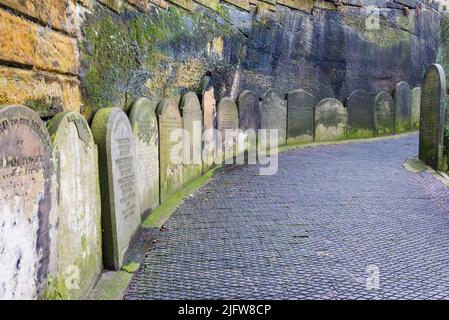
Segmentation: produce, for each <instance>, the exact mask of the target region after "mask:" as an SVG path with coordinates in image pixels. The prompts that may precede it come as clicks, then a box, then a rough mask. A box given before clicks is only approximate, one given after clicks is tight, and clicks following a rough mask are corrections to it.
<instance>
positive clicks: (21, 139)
mask: <svg viewBox="0 0 449 320" xmlns="http://www.w3.org/2000/svg"><path fill="white" fill-rule="evenodd" d="M51 189H52V186H51V142H50V137H49V135H48V132H47V129H46V128H45V125H44V124H43V123H42V121H41V119H40V118H39V116H38V115H37V114H36V113H35V112H33V111H31V110H30V109H28V108H27V107H24V106H17V105H14V106H0V299H34V298H37V297H39V296H40V294H41V293H42V290H43V288H44V286H45V282H46V277H47V271H48V264H49V254H50V250H49V249H50V238H49V213H50V209H51V206H52V205H53V204H52V195H51Z"/></svg>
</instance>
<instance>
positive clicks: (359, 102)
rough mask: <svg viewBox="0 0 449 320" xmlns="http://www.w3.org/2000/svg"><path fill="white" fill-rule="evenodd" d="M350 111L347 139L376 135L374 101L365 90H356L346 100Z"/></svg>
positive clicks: (347, 108)
mask: <svg viewBox="0 0 449 320" xmlns="http://www.w3.org/2000/svg"><path fill="white" fill-rule="evenodd" d="M346 110H347V112H348V128H347V134H346V138H347V139H359V138H371V137H373V136H374V101H373V98H372V96H371V95H370V94H369V93H368V92H366V91H365V90H356V91H354V92H353V93H351V95H350V96H349V97H348V99H347V100H346Z"/></svg>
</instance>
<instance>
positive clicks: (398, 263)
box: [126, 135, 449, 299]
mask: <svg viewBox="0 0 449 320" xmlns="http://www.w3.org/2000/svg"><path fill="white" fill-rule="evenodd" d="M417 140H418V137H417V135H411V136H408V137H405V138H400V139H391V140H383V141H375V142H360V143H354V144H344V145H336V146H322V147H317V148H307V149H302V150H292V151H288V152H286V153H283V154H282V155H280V159H279V172H278V174H276V175H274V176H259V175H258V168H257V167H256V166H241V167H235V168H233V169H232V170H228V171H226V172H225V173H222V174H220V175H218V176H216V177H215V178H214V179H213V180H212V182H210V183H209V184H208V185H206V186H205V187H203V188H202V189H201V190H200V191H199V192H197V193H196V194H195V195H194V196H193V197H191V198H189V199H188V200H186V201H185V202H184V204H183V205H182V206H181V207H180V208H179V209H178V210H177V211H176V212H175V214H174V215H173V217H172V218H171V220H170V221H169V222H168V223H167V227H168V228H169V230H168V231H166V232H164V233H162V234H161V236H160V238H159V239H158V241H157V243H156V245H155V247H154V248H153V249H152V250H151V251H150V252H149V253H148V254H147V256H146V259H145V263H144V265H143V266H142V267H141V269H140V270H139V271H138V272H137V273H136V275H135V276H134V279H133V281H132V283H131V285H130V287H129V289H128V292H127V294H126V298H127V299H203V298H204V299H413V298H416V299H426V298H433V299H444V298H449V192H448V189H447V188H446V187H444V186H443V185H442V184H441V183H440V182H438V181H437V180H436V179H435V178H434V177H433V176H432V175H430V174H427V173H419V174H415V173H411V172H408V171H406V170H405V169H404V168H403V167H402V163H403V162H404V161H406V160H407V159H410V158H413V157H416V154H417Z"/></svg>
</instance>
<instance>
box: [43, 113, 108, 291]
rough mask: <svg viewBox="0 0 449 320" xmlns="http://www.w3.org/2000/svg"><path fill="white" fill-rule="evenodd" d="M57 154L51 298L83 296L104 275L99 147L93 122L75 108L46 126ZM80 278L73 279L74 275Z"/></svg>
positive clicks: (61, 114) (49, 288)
mask: <svg viewBox="0 0 449 320" xmlns="http://www.w3.org/2000/svg"><path fill="white" fill-rule="evenodd" d="M47 127H48V130H49V133H50V135H51V137H52V140H53V150H54V153H55V158H56V159H57V166H56V176H57V177H58V184H59V188H58V199H59V204H58V226H57V237H56V239H55V240H54V241H56V244H54V247H55V248H56V249H57V252H58V255H57V259H56V267H55V272H54V274H53V273H52V274H51V275H50V281H49V282H48V283H49V285H48V287H47V289H46V293H47V298H55V297H58V295H61V296H63V297H64V298H65V299H82V298H83V297H85V295H86V294H87V293H88V291H89V289H90V286H91V285H92V283H94V282H95V281H96V279H97V277H98V276H99V275H100V274H101V271H102V267H103V262H102V259H101V252H102V251H101V195H100V190H99V185H100V180H99V173H98V152H97V146H96V145H95V143H94V139H93V137H92V133H91V131H90V128H89V125H88V124H87V122H86V120H84V118H83V117H82V116H81V115H80V114H78V113H75V112H63V113H59V114H57V115H56V116H55V117H54V118H53V119H51V121H50V122H49V123H48V125H47ZM75 275H76V279H74V281H76V282H72V281H70V276H75Z"/></svg>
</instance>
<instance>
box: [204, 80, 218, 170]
mask: <svg viewBox="0 0 449 320" xmlns="http://www.w3.org/2000/svg"><path fill="white" fill-rule="evenodd" d="M201 102H202V103H201V104H202V110H203V156H202V158H203V173H206V172H207V171H209V170H210V169H211V168H212V167H213V165H214V157H215V148H216V141H215V118H216V115H217V113H216V101H215V95H214V87H213V86H212V85H211V83H210V79H209V78H208V77H206V78H205V79H204V80H203V85H202V88H201Z"/></svg>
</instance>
